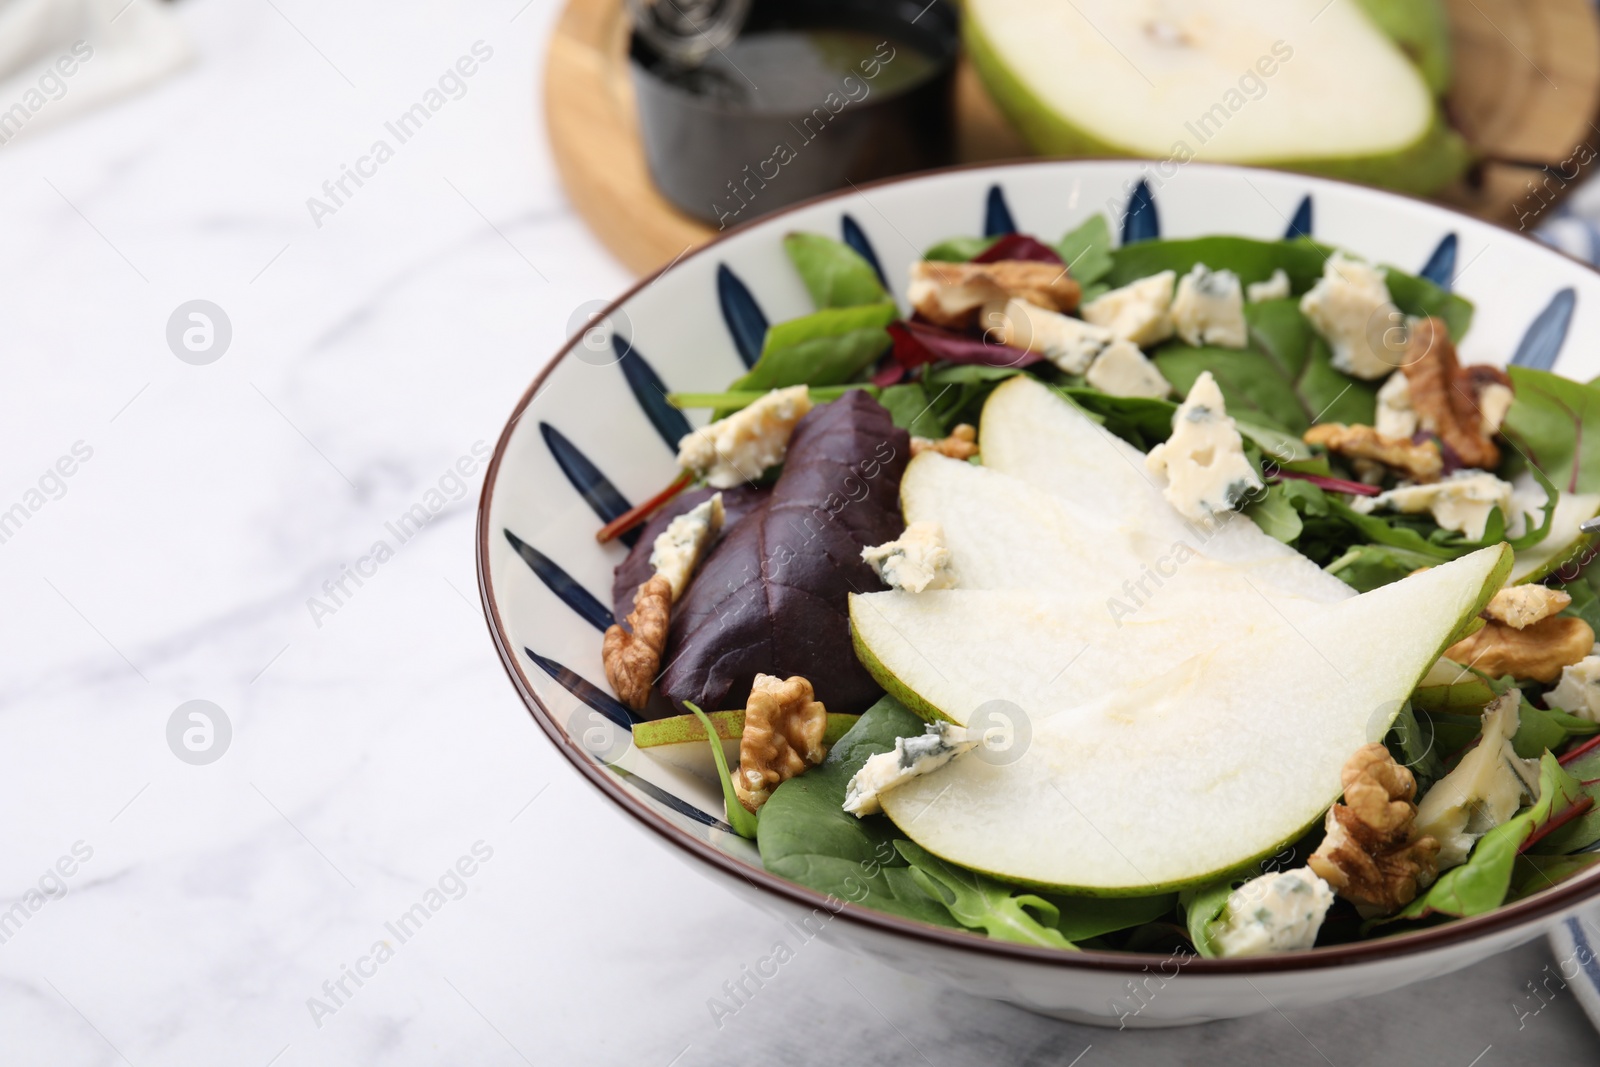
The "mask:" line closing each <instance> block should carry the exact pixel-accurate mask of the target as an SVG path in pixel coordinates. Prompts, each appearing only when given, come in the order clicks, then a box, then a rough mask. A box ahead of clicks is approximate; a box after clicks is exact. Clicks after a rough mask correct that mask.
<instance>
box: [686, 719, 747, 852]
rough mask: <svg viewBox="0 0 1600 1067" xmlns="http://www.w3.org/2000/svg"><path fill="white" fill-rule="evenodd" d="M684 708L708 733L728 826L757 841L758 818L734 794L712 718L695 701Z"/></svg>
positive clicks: (725, 758) (725, 759)
mask: <svg viewBox="0 0 1600 1067" xmlns="http://www.w3.org/2000/svg"><path fill="white" fill-rule="evenodd" d="M683 706H684V707H686V708H688V709H689V710H690V711H692V712H694V717H695V718H697V719H699V720H700V726H701V728H702V729H703V730H705V732H706V743H707V744H709V745H710V746H711V758H712V760H713V761H715V762H716V765H717V781H718V782H720V783H721V784H722V806H723V808H724V809H725V810H726V811H727V813H728V825H730V826H732V827H733V832H734V833H736V834H738V835H739V836H740V837H744V838H749V839H750V840H752V841H753V840H755V836H756V817H755V816H754V815H752V814H750V812H749V811H747V810H746V809H745V806H744V805H743V804H741V803H739V794H738V793H736V792H734V789H733V779H732V778H731V777H730V776H729V774H728V758H727V756H725V755H723V752H722V740H721V737H720V736H719V735H718V734H717V728H716V727H715V726H713V725H711V717H710V716H709V715H707V714H706V713H705V712H703V711H701V710H700V709H699V707H697V706H696V705H695V704H694V702H693V701H689V700H685V701H684V702H683Z"/></svg>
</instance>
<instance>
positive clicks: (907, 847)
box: [894, 841, 1077, 949]
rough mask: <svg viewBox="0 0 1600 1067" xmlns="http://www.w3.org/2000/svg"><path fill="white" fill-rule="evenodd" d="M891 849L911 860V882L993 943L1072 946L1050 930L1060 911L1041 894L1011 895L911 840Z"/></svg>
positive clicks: (1008, 890)
mask: <svg viewBox="0 0 1600 1067" xmlns="http://www.w3.org/2000/svg"><path fill="white" fill-rule="evenodd" d="M894 847H895V850H896V851H897V852H899V853H900V855H901V856H903V857H904V858H905V860H906V862H908V863H910V864H911V876H912V878H913V879H915V880H916V883H917V884H918V885H920V886H921V887H922V888H923V890H924V891H925V892H926V893H928V894H929V895H930V896H933V897H935V898H937V899H938V900H940V901H942V902H943V904H944V906H945V907H946V908H949V909H950V914H951V915H952V916H954V917H955V920H956V921H957V922H959V923H960V924H961V925H962V926H965V927H968V928H969V929H973V930H982V931H984V932H985V933H987V934H988V935H989V936H990V937H992V938H994V939H995V940H997V941H1014V942H1017V943H1019V944H1023V945H1045V946H1048V947H1050V948H1068V949H1076V947H1077V946H1075V945H1073V943H1072V942H1070V941H1068V940H1067V939H1066V938H1065V937H1062V936H1061V932H1060V931H1059V930H1057V929H1056V928H1055V924H1056V923H1057V922H1058V921H1059V920H1060V918H1061V912H1060V910H1059V909H1058V908H1057V907H1056V906H1055V905H1054V904H1052V903H1050V902H1049V901H1048V900H1046V899H1044V898H1043V897H1041V896H1036V895H1035V894H1032V893H1016V894H1014V893H1013V889H1012V887H1011V886H1008V885H1005V884H1004V883H1002V882H997V881H995V880H994V879H993V878H990V877H988V876H987V875H982V874H979V873H978V872H977V871H970V870H967V869H966V868H964V867H957V866H955V865H954V864H951V863H946V862H945V861H944V860H942V859H940V858H939V857H938V856H935V855H934V854H933V853H931V852H929V851H927V850H926V849H924V848H922V847H920V846H918V845H915V844H912V843H911V842H910V841H896V842H895V843H894ZM1036 914H1037V916H1038V917H1035V916H1036ZM1041 920H1042V921H1041Z"/></svg>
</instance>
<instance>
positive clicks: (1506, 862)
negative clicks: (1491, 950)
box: [1394, 752, 1583, 920]
mask: <svg viewBox="0 0 1600 1067" xmlns="http://www.w3.org/2000/svg"><path fill="white" fill-rule="evenodd" d="M1582 796H1583V790H1582V787H1581V786H1579V784H1578V780H1577V779H1576V778H1574V777H1572V775H1570V774H1568V773H1567V772H1566V771H1565V770H1564V769H1563V768H1562V767H1561V765H1560V764H1558V763H1557V762H1556V758H1555V757H1554V756H1552V755H1551V754H1550V753H1548V752H1546V753H1545V754H1544V758H1543V759H1542V760H1541V761H1540V764H1539V799H1538V800H1537V801H1536V802H1535V803H1534V805H1533V806H1532V807H1530V808H1528V809H1526V810H1525V811H1523V812H1522V813H1521V814H1520V815H1517V816H1515V817H1513V818H1511V819H1509V820H1507V821H1506V822H1504V823H1501V824H1500V825H1499V826H1496V827H1495V828H1494V829H1493V830H1490V831H1489V832H1488V833H1487V834H1484V835H1483V837H1481V838H1479V840H1478V843H1477V845H1476V846H1475V847H1474V848H1473V850H1472V854H1471V855H1469V856H1468V857H1467V861H1466V862H1465V863H1463V864H1462V865H1461V866H1459V867H1452V868H1451V869H1450V870H1448V871H1446V872H1444V874H1442V875H1440V876H1439V880H1438V881H1436V882H1434V883H1433V885H1432V886H1431V887H1430V888H1429V889H1428V891H1427V892H1426V893H1424V894H1423V895H1422V896H1420V897H1418V898H1417V899H1416V900H1414V901H1412V902H1411V904H1410V905H1409V906H1407V907H1406V909H1405V910H1404V911H1402V912H1400V914H1399V915H1397V916H1395V917H1394V918H1395V919H1397V920H1398V919H1420V918H1424V917H1426V916H1429V915H1433V914H1443V915H1454V916H1456V917H1457V918H1465V917H1466V916H1468V915H1482V914H1483V913H1484V912H1486V911H1493V910H1494V909H1495V908H1498V907H1499V906H1500V905H1501V903H1503V902H1504V901H1505V898H1506V893H1507V892H1508V891H1509V890H1510V888H1511V873H1512V867H1513V865H1514V864H1515V863H1516V859H1517V854H1518V851H1519V850H1520V849H1521V848H1522V845H1523V843H1524V842H1525V841H1527V840H1528V838H1530V837H1532V836H1533V835H1534V834H1535V833H1537V832H1538V831H1539V830H1541V829H1542V828H1544V827H1545V826H1546V825H1547V824H1548V823H1550V822H1551V820H1552V819H1554V818H1558V817H1560V816H1561V814H1562V813H1563V812H1565V811H1567V809H1569V808H1571V807H1572V805H1573V804H1575V803H1577V802H1578V800H1579V799H1580V798H1581V797H1582Z"/></svg>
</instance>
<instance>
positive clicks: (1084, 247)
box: [1056, 212, 1112, 303]
mask: <svg viewBox="0 0 1600 1067" xmlns="http://www.w3.org/2000/svg"><path fill="white" fill-rule="evenodd" d="M1056 252H1057V253H1059V254H1060V256H1061V261H1062V262H1063V263H1065V264H1066V265H1067V273H1068V274H1070V275H1072V277H1074V278H1076V279H1077V281H1078V284H1079V285H1080V286H1082V287H1083V296H1082V297H1081V301H1082V302H1083V303H1088V302H1089V301H1090V300H1093V299H1094V298H1095V297H1096V296H1099V295H1100V294H1101V293H1103V292H1105V291H1106V290H1107V289H1108V288H1110V287H1109V286H1107V285H1105V284H1104V280H1105V277H1106V275H1108V274H1110V273H1111V267H1112V259H1111V226H1110V225H1109V224H1108V223H1107V222H1106V217H1105V216H1104V215H1102V214H1099V213H1098V212H1097V213H1095V214H1093V215H1090V216H1089V217H1088V218H1086V219H1084V220H1083V222H1082V224H1080V225H1079V226H1078V228H1077V229H1075V230H1073V231H1071V232H1070V233H1068V234H1067V235H1066V236H1064V237H1062V238H1061V240H1059V241H1057V242H1056Z"/></svg>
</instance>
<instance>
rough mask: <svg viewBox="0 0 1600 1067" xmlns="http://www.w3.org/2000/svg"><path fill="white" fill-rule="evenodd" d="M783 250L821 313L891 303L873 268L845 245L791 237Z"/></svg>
mask: <svg viewBox="0 0 1600 1067" xmlns="http://www.w3.org/2000/svg"><path fill="white" fill-rule="evenodd" d="M783 250H784V251H785V252H787V253H788V254H789V261H790V262H791V263H793V264H794V269H795V270H796V271H798V272H799V274H800V280H801V281H803V282H805V285H806V291H807V292H809V293H810V294H811V299H812V300H813V301H814V302H815V303H816V305H817V307H818V308H819V309H821V308H840V307H856V306H857V305H860V304H879V303H882V302H883V301H885V300H888V299H890V297H889V294H888V292H887V291H885V290H884V288H883V283H882V282H880V281H879V280H878V272H877V271H875V270H873V269H872V264H870V263H868V262H867V261H866V260H865V259H863V258H862V257H861V254H860V253H859V252H857V251H856V250H855V249H853V248H851V247H850V246H849V245H847V244H845V243H844V242H842V241H835V240H834V239H833V238H831V237H824V236H822V235H821V234H819V233H791V234H788V235H786V236H785V237H784V239H783Z"/></svg>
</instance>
